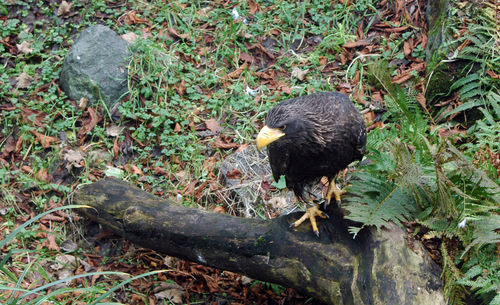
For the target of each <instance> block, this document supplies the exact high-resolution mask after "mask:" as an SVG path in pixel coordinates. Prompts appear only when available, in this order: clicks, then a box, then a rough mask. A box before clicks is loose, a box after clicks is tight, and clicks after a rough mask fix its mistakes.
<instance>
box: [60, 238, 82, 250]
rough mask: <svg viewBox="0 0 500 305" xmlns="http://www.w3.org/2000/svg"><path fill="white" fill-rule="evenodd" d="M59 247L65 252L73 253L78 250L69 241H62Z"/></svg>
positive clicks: (76, 246) (72, 242) (74, 244)
mask: <svg viewBox="0 0 500 305" xmlns="http://www.w3.org/2000/svg"><path fill="white" fill-rule="evenodd" d="M60 247H61V249H62V250H63V251H65V252H74V251H76V250H77V249H78V245H77V244H76V243H75V242H74V241H72V240H70V239H67V240H65V241H63V242H62V244H61V246H60Z"/></svg>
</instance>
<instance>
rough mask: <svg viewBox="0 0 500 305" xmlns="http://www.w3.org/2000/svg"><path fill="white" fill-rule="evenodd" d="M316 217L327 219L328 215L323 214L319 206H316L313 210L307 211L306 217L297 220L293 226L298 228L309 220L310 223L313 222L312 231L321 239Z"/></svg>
mask: <svg viewBox="0 0 500 305" xmlns="http://www.w3.org/2000/svg"><path fill="white" fill-rule="evenodd" d="M316 216H319V217H321V218H326V217H327V216H326V214H325V213H323V211H321V210H320V209H319V206H317V205H315V206H313V207H311V208H308V209H307V210H306V212H305V213H304V215H302V217H300V218H299V219H298V220H296V221H295V222H294V223H292V225H293V226H294V227H298V226H299V225H300V224H301V223H303V222H304V221H306V220H307V219H309V221H310V222H311V226H312V229H313V231H314V234H316V236H318V237H319V230H318V224H317V223H316Z"/></svg>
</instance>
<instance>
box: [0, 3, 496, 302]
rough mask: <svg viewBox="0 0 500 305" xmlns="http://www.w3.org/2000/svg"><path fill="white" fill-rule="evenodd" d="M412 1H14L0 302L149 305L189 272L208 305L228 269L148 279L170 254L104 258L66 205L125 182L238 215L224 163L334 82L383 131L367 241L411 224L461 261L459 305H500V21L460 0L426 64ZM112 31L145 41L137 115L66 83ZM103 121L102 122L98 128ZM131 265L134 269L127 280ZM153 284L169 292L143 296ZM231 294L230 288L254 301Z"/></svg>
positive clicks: (6, 25)
mask: <svg viewBox="0 0 500 305" xmlns="http://www.w3.org/2000/svg"><path fill="white" fill-rule="evenodd" d="M351 2H352V3H351ZM389 2H390V1H389ZM408 2H409V4H408V5H407V6H406V7H405V8H403V10H408V9H409V8H410V7H413V8H414V11H412V12H411V13H410V12H409V11H407V14H404V13H403V12H395V11H394V9H395V6H394V5H392V4H391V3H389V4H385V5H384V6H381V4H380V3H378V2H377V1H372V0H360V1H316V0H314V1H303V2H292V1H278V0H272V1H267V2H264V1H250V0H247V1H217V2H215V1H214V2H199V1H184V0H179V1H166V2H165V1H152V2H137V1H127V2H120V3H114V2H105V1H100V0H91V1H87V2H79V1H75V2H73V5H72V6H71V7H70V8H69V9H67V10H62V12H58V10H61V5H60V4H59V3H56V2H50V1H42V0H25V1H14V2H13V1H4V0H0V24H1V26H0V41H1V43H0V53H1V56H0V63H1V65H0V121H1V123H0V189H1V191H0V234H2V238H1V239H2V242H0V254H1V255H0V303H2V304H20V303H23V304H41V303H43V302H45V301H46V302H49V301H51V302H54V303H55V304H72V303H73V302H74V301H75V300H77V301H78V302H82V303H85V304H87V303H88V304H91V303H96V302H100V301H103V302H104V301H108V302H111V301H113V302H125V300H130V299H132V298H133V299H134V300H135V301H136V302H137V303H141V304H149V299H148V298H153V295H154V293H155V292H154V289H155V287H154V285H157V284H158V283H160V282H166V281H172V283H173V280H174V279H175V280H176V281H177V282H181V283H182V281H186V282H187V281H191V282H190V283H192V285H190V286H189V287H194V288H191V289H192V290H190V301H191V303H193V302H194V303H196V302H197V301H201V302H202V301H204V300H207V299H209V296H208V291H213V289H215V288H214V286H213V283H209V282H207V281H208V280H209V279H208V278H210V276H208V277H203V276H200V272H198V273H196V272H194V271H193V272H192V273H190V272H191V271H190V270H191V269H189V268H191V267H189V266H191V265H188V264H187V263H186V264H183V265H182V266H184V268H185V269H182V270H181V271H182V272H184V273H185V274H184V275H182V276H181V275H179V274H175V275H172V274H171V273H169V272H167V271H163V270H158V271H152V272H151V273H148V272H147V271H148V270H151V269H152V268H153V267H154V268H156V269H160V266H158V261H161V259H160V260H154V259H151V258H150V256H147V255H144V256H141V257H139V256H134V257H128V256H125V255H118V254H117V255H115V256H113V255H109V256H106V257H103V256H104V254H103V253H106V252H105V251H104V250H103V249H100V246H95V245H93V246H89V244H88V243H86V242H84V238H83V237H82V236H84V235H85V233H78V232H76V231H78V230H80V229H78V225H77V226H75V225H74V224H73V223H74V222H75V215H73V214H66V213H62V212H61V209H62V207H63V206H65V207H66V208H68V206H67V205H68V203H69V202H68V198H69V196H70V194H71V192H72V190H73V189H74V188H75V187H77V186H78V185H80V184H84V183H90V182H93V181H97V180H99V179H101V178H102V177H104V176H106V175H118V176H120V177H121V178H122V179H126V180H129V181H132V182H133V183H136V184H137V185H140V186H141V187H143V188H144V189H146V190H148V191H150V192H152V193H154V194H157V195H161V196H164V197H174V198H175V197H176V198H177V199H178V200H181V202H182V203H183V204H186V205H194V206H196V205H197V204H203V205H204V206H205V207H207V208H208V209H211V208H213V207H214V206H224V204H225V200H226V198H220V196H219V195H218V194H219V193H218V190H220V189H221V186H220V185H219V183H218V180H217V175H218V172H217V169H218V166H219V164H220V162H221V161H222V160H223V158H224V156H225V155H227V154H228V153H230V152H232V151H233V150H234V149H236V148H238V147H240V146H242V145H245V144H247V143H252V142H253V137H254V135H255V133H256V131H257V130H258V128H259V127H260V126H261V124H262V121H263V120H264V118H265V114H266V112H267V110H268V109H270V108H271V107H272V106H273V105H274V104H275V103H276V102H278V101H281V100H283V99H286V98H289V97H293V96H298V95H303V94H307V93H310V92H313V91H324V90H332V91H344V92H346V93H348V94H350V95H351V97H352V99H353V100H355V101H356V104H357V106H358V107H359V108H360V109H363V110H364V113H365V117H366V118H367V123H368V124H369V125H370V126H369V128H370V130H371V131H370V133H369V136H368V145H367V150H368V152H367V158H368V159H369V160H370V162H368V164H364V165H360V168H359V169H358V170H356V171H355V172H354V174H353V178H352V179H350V180H349V181H348V184H349V185H350V186H349V188H350V191H351V192H352V193H356V194H359V197H357V198H353V199H352V200H351V201H350V202H347V203H345V207H346V209H347V211H348V212H349V215H348V217H349V218H350V219H353V220H356V221H359V222H360V225H359V226H358V227H352V228H351V232H352V233H353V234H355V233H357V232H358V231H359V230H360V229H361V228H362V227H363V226H376V227H377V228H381V227H383V226H384V224H386V223H387V221H394V222H396V223H398V224H400V225H404V226H406V227H407V228H409V229H410V230H411V232H413V235H414V236H415V237H416V238H418V239H420V240H421V241H423V242H424V244H425V245H426V246H428V249H430V250H429V251H430V252H431V255H432V256H433V258H434V259H435V260H436V261H438V262H439V263H440V264H441V265H442V266H443V267H444V269H443V270H444V271H443V281H444V283H445V292H446V294H447V295H448V296H449V297H450V300H451V302H452V303H453V304H463V303H464V299H465V298H466V297H468V295H469V294H471V295H474V296H475V297H477V298H478V299H480V300H481V301H482V302H483V303H484V304H491V305H493V304H500V292H499V288H498V287H499V284H500V267H499V264H498V257H499V255H500V252H499V243H500V235H499V229H500V216H499V215H500V207H499V202H500V199H499V196H500V187H499V184H500V177H499V173H500V171H499V168H500V164H499V161H498V158H499V157H498V156H499V151H500V144H499V143H500V123H499V121H500V91H499V82H500V79H499V77H498V75H500V63H499V58H500V56H499V55H500V54H499V49H500V48H499V40H500V39H499V36H498V35H499V34H498V33H499V31H498V20H495V16H496V15H494V13H495V12H494V10H493V8H494V7H493V6H491V5H490V4H491V3H489V2H487V1H486V2H484V3H482V4H481V5H479V4H477V3H470V4H468V3H466V2H464V3H455V4H454V5H453V6H452V9H451V13H452V15H453V16H451V17H453V18H451V19H450V26H449V29H450V32H451V33H452V36H450V37H455V38H453V39H452V40H450V41H448V42H447V44H448V47H449V48H450V50H451V52H449V56H450V57H449V58H447V59H446V60H442V59H433V61H432V62H431V63H430V64H429V65H428V66H427V67H426V66H425V63H424V61H425V46H424V45H423V41H424V40H423V39H422V37H423V35H424V34H425V31H424V29H423V25H424V20H425V19H424V16H423V12H424V11H425V9H423V8H419V6H418V5H417V1H408ZM419 3H420V4H421V2H419ZM233 9H235V10H236V11H237V12H238V14H239V18H238V19H235V18H234V16H233V13H232V12H233ZM492 10H493V13H492ZM464 14H465V15H464ZM464 16H465V17H464ZM464 18H465V19H464ZM464 20H465V21H464ZM97 23H100V24H106V25H108V26H110V27H111V28H112V29H113V30H115V31H117V32H118V33H119V34H120V35H121V34H126V33H129V32H133V33H135V34H137V35H138V36H139V38H138V40H137V42H136V43H134V44H133V45H131V49H132V51H134V52H135V53H134V54H135V55H134V57H133V58H132V60H131V62H130V65H129V75H130V79H129V87H130V93H129V97H128V99H127V100H126V101H125V102H124V103H122V104H121V105H120V107H119V115H117V114H116V113H111V112H110V111H111V109H105V108H103V106H102V104H99V105H91V106H90V107H91V109H92V110H89V108H88V107H78V103H79V101H70V100H69V99H68V98H67V97H66V96H65V94H64V93H63V92H62V91H60V89H59V87H58V79H59V73H60V70H61V67H62V63H63V59H64V56H65V55H66V53H67V51H68V49H69V48H70V47H71V45H72V44H73V40H74V39H75V38H76V36H77V34H78V33H79V32H80V31H81V30H82V29H84V28H86V27H87V26H90V25H94V24H97ZM387 29H389V30H387ZM358 41H361V42H362V43H361V44H359V45H356V46H349V47H347V46H346V44H348V43H352V42H358ZM441 67H447V69H448V70H446V69H445V70H444V71H447V72H444V73H443V72H442V71H443V70H440V69H439V68H441ZM450 67H451V68H450ZM453 69H454V70H453ZM292 71H295V72H294V73H292ZM440 71H441V72H440ZM448 72H449V73H452V72H453V74H452V76H451V77H450V76H449V75H450V74H448ZM447 77H448V78H447ZM434 84H436V85H435V86H433V85H434ZM443 84H444V85H443ZM435 88H438V89H439V88H440V89H441V90H437V89H435ZM443 88H446V90H444V92H443V90H442V89H443ZM429 91H432V92H431V93H432V94H430V95H429ZM424 93H428V94H426V95H424ZM424 96H426V97H427V100H425V98H423V97H424ZM422 98H423V99H422ZM91 111H94V112H95V113H100V114H101V115H99V117H98V119H97V121H96V122H95V124H94V125H93V126H92V127H91V128H89V129H88V130H87V127H88V126H91V125H92V122H91V121H92V113H91ZM82 130H83V131H85V132H83V131H82ZM272 185H273V186H275V187H277V188H282V187H284V181H282V180H280V181H278V182H273V184H272ZM177 195H179V196H177ZM181 195H182V196H181ZM179 198H182V199H179ZM47 211H52V212H54V211H55V214H54V215H56V216H57V217H52V218H47V216H46V214H45V213H48V212H47ZM42 213H43V214H42ZM36 215H38V216H37V217H36V218H34V217H35V216H36ZM23 224H24V225H23ZM92 237H93V236H92ZM68 239H72V240H76V241H77V242H78V244H79V247H78V249H77V250H75V251H71V252H69V254H70V255H71V256H74V257H75V261H76V262H77V263H76V264H77V265H78V264H81V263H78V262H79V261H80V260H83V261H90V262H92V263H93V265H92V266H91V267H93V269H92V271H87V270H84V268H83V267H82V266H81V265H80V268H79V269H77V268H78V266H77V267H74V268H73V269H77V270H78V272H80V273H78V274H74V275H73V276H74V280H73V281H72V285H71V286H69V287H67V286H63V285H61V284H62V282H63V281H61V280H60V279H59V278H58V276H57V274H56V273H55V272H54V271H53V270H51V269H50V268H51V267H50V265H51V264H50V263H51V262H55V261H56V257H59V256H60V255H62V253H63V252H64V251H65V250H64V251H63V250H61V249H59V247H58V245H59V246H60V245H62V244H63V243H64V242H65V241H67V240H68ZM258 242H260V240H257V241H256V243H258ZM126 246H127V247H128V245H126ZM432 249H437V250H436V251H434V252H433V251H432ZM101 250H102V251H101ZM124 251H125V250H124ZM135 254H137V252H135ZM106 255H107V254H106ZM95 257H99V259H94V258H95ZM145 257H146V258H145ZM153 262H154V263H155V265H154V264H153ZM129 266H135V267H134V268H132V267H130V268H129ZM118 267H120V268H121V269H120V268H118ZM178 267H179V266H178ZM127 268H128V269H127ZM179 268H181V267H179ZM69 269H71V268H69ZM97 270H98V271H97ZM122 270H127V272H129V273H132V275H134V277H131V278H130V279H123V276H122V274H121V273H120V272H121V271H122ZM194 270H197V269H194ZM203 270H204V272H213V274H217V277H218V276H219V275H220V274H218V273H217V272H219V271H216V270H215V271H214V270H212V269H209V268H206V269H203ZM210 270H211V271H210ZM182 272H181V273H182ZM220 276H221V278H222V275H220ZM225 276H227V279H236V278H237V277H236V276H234V277H230V276H232V275H230V273H229V272H226V273H225ZM142 277H146V278H147V279H148V281H149V282H153V283H154V285H153V286H142V285H143V284H144V283H143V282H140V278H142ZM98 278H99V279H105V280H99V281H97V282H96V279H98ZM196 281H197V282H196ZM228 281H229V280H228ZM200 282H201V283H204V284H203V285H202V284H199V283H200ZM234 282H236V280H235V281H234ZM95 283H97V284H95ZM193 283H194V284H193ZM195 284H196V285H195ZM210 285H212V286H210ZM217 285H218V284H215V286H217ZM234 285H236V284H234ZM143 287H146V288H143ZM200 287H201V288H200ZM208 287H210V288H208ZM218 287H219V290H218V291H217V292H215V293H216V294H218V295H221V296H225V297H227V298H228V300H235V301H238V300H239V301H241V297H242V296H239V297H240V299H238V295H237V294H236V295H235V294H231V293H230V292H234V289H232V290H231V289H229V288H227V286H223V285H220V286H218ZM238 287H239V288H240V289H243V288H242V286H241V285H240V286H238ZM245 287H246V288H245V289H247V290H248V289H250V291H253V292H249V295H247V296H246V297H247V298H248V299H247V300H249V301H250V302H257V301H258V300H260V301H262V298H266V299H265V300H267V301H269V302H273V301H275V302H277V301H278V300H282V299H283V298H285V297H287V294H288V293H291V292H289V291H288V290H286V289H285V288H283V287H281V286H278V285H275V284H268V283H262V282H258V281H254V282H253V283H252V284H251V285H247V286H245ZM256 287H260V288H259V289H256ZM254 288H255V289H254ZM118 291H119V292H120V293H118ZM200 291H201V292H200ZM252 293H253V294H252ZM123 295H125V296H126V297H125V298H123ZM288 296H290V297H291V298H293V297H294V295H293V294H292V295H288ZM120 298H121V299H120ZM162 301H163V302H165V304H171V301H166V300H165V299H163V300H162ZM302 301H305V300H302ZM309 301H310V300H309Z"/></svg>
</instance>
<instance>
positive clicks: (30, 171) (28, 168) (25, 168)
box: [21, 165, 33, 174]
mask: <svg viewBox="0 0 500 305" xmlns="http://www.w3.org/2000/svg"><path fill="white" fill-rule="evenodd" d="M21 169H22V170H23V171H25V172H27V173H30V174H33V169H32V168H31V167H29V166H28V165H23V166H21Z"/></svg>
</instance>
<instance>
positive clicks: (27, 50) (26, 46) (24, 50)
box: [16, 41, 33, 54]
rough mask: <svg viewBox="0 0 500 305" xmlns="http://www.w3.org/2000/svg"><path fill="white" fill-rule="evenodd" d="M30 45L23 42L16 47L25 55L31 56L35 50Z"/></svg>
mask: <svg viewBox="0 0 500 305" xmlns="http://www.w3.org/2000/svg"><path fill="white" fill-rule="evenodd" d="M30 45H31V44H30V43H29V42H27V41H23V42H21V44H16V47H17V49H18V50H19V51H21V52H22V53H24V54H31V53H33V49H32V48H30Z"/></svg>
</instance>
